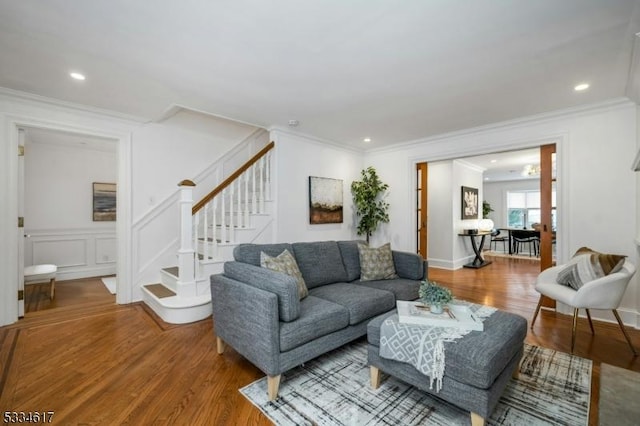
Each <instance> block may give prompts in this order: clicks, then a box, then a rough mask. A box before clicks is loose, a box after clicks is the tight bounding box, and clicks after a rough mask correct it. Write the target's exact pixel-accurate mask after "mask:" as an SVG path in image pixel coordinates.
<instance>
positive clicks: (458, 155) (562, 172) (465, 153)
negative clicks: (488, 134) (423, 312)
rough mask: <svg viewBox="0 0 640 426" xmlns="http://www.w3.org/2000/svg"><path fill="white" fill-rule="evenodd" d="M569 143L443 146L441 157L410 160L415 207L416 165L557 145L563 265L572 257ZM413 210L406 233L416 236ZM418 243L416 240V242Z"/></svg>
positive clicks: (554, 139) (555, 139) (559, 137)
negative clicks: (569, 249)
mask: <svg viewBox="0 0 640 426" xmlns="http://www.w3.org/2000/svg"><path fill="white" fill-rule="evenodd" d="M568 140H569V134H568V133H556V134H550V135H548V136H545V137H544V138H537V139H522V140H518V141H508V142H506V143H500V144H495V145H489V144H485V145H482V144H479V145H478V146H476V147H474V148H473V149H468V150H462V151H461V150H459V149H458V150H456V149H455V147H453V148H452V147H451V146H444V145H443V146H442V148H443V149H442V150H441V151H440V152H438V154H434V155H418V156H413V157H411V158H410V159H409V163H410V164H409V165H410V173H411V176H412V177H411V180H410V182H413V183H412V185H413V188H411V190H412V194H413V200H412V205H413V206H415V205H417V204H416V203H417V202H418V201H417V184H416V179H415V173H416V164H418V163H430V162H436V161H452V160H456V159H462V158H464V157H473V156H477V155H487V154H491V153H495V152H503V151H518V150H522V149H531V148H540V147H541V146H543V145H549V144H551V143H555V145H556V211H557V213H556V220H557V228H558V232H557V233H556V237H557V243H556V261H557V263H558V264H561V263H563V262H564V260H565V259H568V257H569V254H568V253H567V247H569V244H568V243H569V241H568V235H567V230H566V228H567V227H566V226H564V224H565V223H566V220H567V218H568V217H569V215H570V212H569V210H568V208H566V207H565V203H564V200H565V199H568V194H569V185H568V180H567V179H566V174H567V170H568V165H567V162H568V160H567V156H566V155H565V150H566V146H567V143H566V142H567V141H568ZM412 210H413V214H412V216H413V217H412V219H413V220H411V221H409V224H408V225H407V226H408V229H407V232H408V233H409V232H410V233H411V234H408V235H415V231H416V229H415V224H416V223H417V220H418V217H417V212H416V211H415V209H412ZM414 241H415V239H414ZM414 244H415V242H414ZM414 250H415V251H417V246H416V247H414Z"/></svg>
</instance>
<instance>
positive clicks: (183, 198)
mask: <svg viewBox="0 0 640 426" xmlns="http://www.w3.org/2000/svg"><path fill="white" fill-rule="evenodd" d="M178 186H179V187H180V201H178V204H179V205H180V249H179V250H178V293H179V295H181V296H195V295H196V279H195V270H194V262H195V250H194V247H193V215H192V213H191V208H192V206H193V187H195V186H196V184H195V183H193V182H192V181H190V180H187V179H185V180H183V181H182V182H180V183H179V184H178Z"/></svg>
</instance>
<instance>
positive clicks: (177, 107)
mask: <svg viewBox="0 0 640 426" xmlns="http://www.w3.org/2000/svg"><path fill="white" fill-rule="evenodd" d="M182 111H186V112H191V113H196V114H202V115H205V116H208V117H213V118H217V119H222V120H228V121H232V122H234V123H239V124H244V125H245V126H251V127H256V128H258V129H264V130H266V128H265V127H264V126H261V125H259V124H255V123H250V122H248V121H242V120H238V119H237V118H231V117H227V116H226V115H220V114H214V113H212V112H210V111H205V110H203V109H198V108H191V107H189V106H186V105H182V104H171V105H170V106H169V107H168V108H167V109H165V110H164V111H163V112H162V114H160V115H159V116H158V117H156V118H154V119H153V120H151V122H152V123H162V122H163V121H166V120H168V119H170V118H171V117H173V116H174V115H176V114H178V113H179V112H182Z"/></svg>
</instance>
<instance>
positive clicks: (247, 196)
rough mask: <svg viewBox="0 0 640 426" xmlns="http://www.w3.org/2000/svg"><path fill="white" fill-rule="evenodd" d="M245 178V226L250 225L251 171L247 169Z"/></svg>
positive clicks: (244, 174)
mask: <svg viewBox="0 0 640 426" xmlns="http://www.w3.org/2000/svg"><path fill="white" fill-rule="evenodd" d="M242 176H243V179H244V206H243V210H244V226H245V227H247V226H249V172H248V171H245V172H244V173H243V174H242Z"/></svg>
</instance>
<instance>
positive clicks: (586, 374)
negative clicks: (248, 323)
mask: <svg viewBox="0 0 640 426" xmlns="http://www.w3.org/2000/svg"><path fill="white" fill-rule="evenodd" d="M366 347H367V342H366V341H365V340H360V341H358V342H355V343H352V344H350V345H346V346H343V347H342V348H340V349H337V350H335V351H332V352H330V353H328V354H326V355H323V356H321V357H319V358H316V359H315V360H312V361H310V362H308V363H306V364H305V365H303V366H300V367H297V368H295V369H293V370H290V371H288V372H287V373H286V374H284V375H283V377H282V381H281V384H280V392H279V397H278V399H277V400H276V401H273V402H269V401H267V391H266V389H267V384H266V378H262V379H260V380H257V381H256V382H253V383H251V384H250V385H248V386H245V387H244V388H242V389H240V392H242V394H243V395H244V396H245V397H246V398H247V399H249V400H250V401H251V402H252V403H253V404H254V405H255V406H256V407H258V408H259V409H260V410H261V411H262V412H263V413H264V414H265V415H266V416H267V417H269V419H270V420H271V421H272V422H273V423H275V424H276V425H285V426H288V425H354V426H355V425H425V424H428V425H442V426H450V425H468V424H469V422H470V417H469V412H466V411H463V410H461V409H459V408H457V407H455V406H453V405H451V404H448V403H446V402H444V401H442V400H439V399H437V398H435V397H432V396H430V395H428V394H426V393H424V392H422V391H420V390H418V389H415V388H414V387H412V386H409V385H407V384H405V383H403V382H401V381H399V380H397V379H395V378H393V377H390V376H387V375H383V382H382V384H381V386H380V387H379V388H378V389H376V390H374V389H372V388H371V386H370V381H369V380H370V379H369V367H368V366H367V354H366ZM590 390H591V361H590V360H587V359H584V358H579V357H576V356H572V355H569V354H565V353H562V352H556V351H553V350H550V349H543V348H540V347H537V346H531V345H526V347H525V355H524V356H523V359H522V362H521V367H520V377H519V379H512V380H511V381H510V383H509V385H508V386H507V388H506V390H505V392H504V394H503V396H502V398H501V399H500V402H499V403H498V406H497V407H496V409H495V411H494V413H493V415H492V416H491V419H489V420H488V422H487V423H488V424H489V425H586V424H587V422H588V417H589V392H590Z"/></svg>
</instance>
